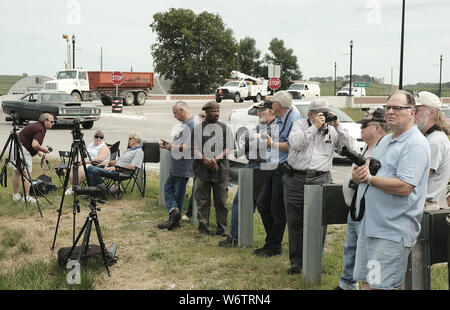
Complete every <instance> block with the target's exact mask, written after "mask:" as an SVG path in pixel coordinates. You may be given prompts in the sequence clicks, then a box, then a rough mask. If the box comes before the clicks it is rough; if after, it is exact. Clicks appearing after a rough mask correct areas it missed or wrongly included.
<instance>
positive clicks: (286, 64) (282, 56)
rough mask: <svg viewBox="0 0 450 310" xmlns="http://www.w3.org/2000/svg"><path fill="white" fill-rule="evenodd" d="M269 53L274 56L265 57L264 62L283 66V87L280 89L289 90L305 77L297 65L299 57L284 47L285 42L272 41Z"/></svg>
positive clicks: (267, 55) (275, 39) (281, 77)
mask: <svg viewBox="0 0 450 310" xmlns="http://www.w3.org/2000/svg"><path fill="white" fill-rule="evenodd" d="M269 51H270V52H271V53H272V54H266V55H265V56H264V62H265V63H267V64H270V63H273V64H275V65H280V66H281V76H280V80H281V87H280V89H287V88H289V86H290V85H291V83H292V81H293V80H300V79H301V78H302V77H303V75H302V72H301V71H300V67H299V65H298V63H297V56H295V55H294V51H293V50H292V49H291V48H286V47H285V46H284V41H283V40H280V39H277V38H274V39H272V41H270V46H269Z"/></svg>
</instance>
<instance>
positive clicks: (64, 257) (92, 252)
mask: <svg viewBox="0 0 450 310" xmlns="http://www.w3.org/2000/svg"><path fill="white" fill-rule="evenodd" d="M71 249H72V247H65V248H61V249H59V250H58V265H59V267H60V268H64V267H65V266H66V264H67V261H68V260H69V253H70V250H71ZM80 253H81V246H76V247H75V248H74V249H73V251H72V255H71V256H70V260H77V259H78V257H79V256H80ZM105 255H106V264H107V265H108V266H112V265H114V264H115V263H116V262H117V260H118V259H119V258H118V257H117V256H116V244H115V243H113V244H112V246H111V249H110V250H109V251H108V250H106V249H105ZM90 260H93V261H94V262H97V263H100V264H103V257H102V249H101V248H100V246H99V245H97V244H89V245H88V248H87V252H86V254H82V255H81V258H80V264H81V265H83V266H86V265H87V263H88V262H89V261H90Z"/></svg>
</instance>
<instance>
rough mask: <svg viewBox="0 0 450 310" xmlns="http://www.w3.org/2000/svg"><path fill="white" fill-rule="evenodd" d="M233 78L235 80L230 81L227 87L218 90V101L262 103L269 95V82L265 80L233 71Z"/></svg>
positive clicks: (226, 84)
mask: <svg viewBox="0 0 450 310" xmlns="http://www.w3.org/2000/svg"><path fill="white" fill-rule="evenodd" d="M231 77H232V78H234V79H235V80H232V81H228V82H227V83H225V85H223V86H221V87H218V88H217V89H216V101H217V102H221V101H222V100H223V99H233V100H234V102H236V103H238V102H244V100H253V101H254V102H260V101H261V100H264V98H265V97H266V96H267V95H269V94H270V93H269V91H268V88H267V86H268V81H267V80H265V79H264V78H255V77H253V76H250V75H247V74H244V73H242V72H239V71H232V72H231Z"/></svg>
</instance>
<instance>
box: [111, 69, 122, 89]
mask: <svg viewBox="0 0 450 310" xmlns="http://www.w3.org/2000/svg"><path fill="white" fill-rule="evenodd" d="M123 80H124V77H123V74H122V72H119V71H115V72H113V73H112V74H111V82H112V83H113V84H114V85H116V86H119V85H120V84H122V83H123Z"/></svg>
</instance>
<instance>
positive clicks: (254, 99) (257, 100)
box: [253, 94, 261, 102]
mask: <svg viewBox="0 0 450 310" xmlns="http://www.w3.org/2000/svg"><path fill="white" fill-rule="evenodd" d="M260 101H261V94H257V95H256V97H254V98H253V102H260Z"/></svg>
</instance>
